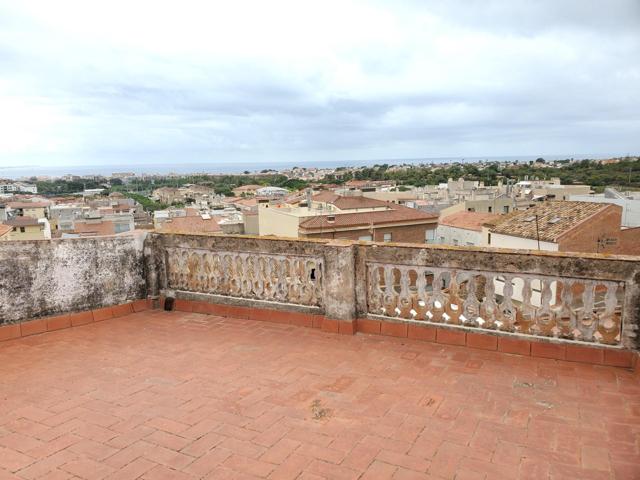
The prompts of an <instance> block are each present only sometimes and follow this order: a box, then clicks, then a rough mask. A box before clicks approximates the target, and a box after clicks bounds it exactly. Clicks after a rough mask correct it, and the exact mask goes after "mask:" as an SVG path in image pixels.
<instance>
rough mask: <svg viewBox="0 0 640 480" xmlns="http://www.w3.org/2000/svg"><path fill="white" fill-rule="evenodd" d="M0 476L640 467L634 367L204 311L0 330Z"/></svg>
mask: <svg viewBox="0 0 640 480" xmlns="http://www.w3.org/2000/svg"><path fill="white" fill-rule="evenodd" d="M0 395H1V397H0V398H1V404H0V479H2V480H4V479H10V478H21V479H22V478H24V479H34V478H48V479H65V478H84V479H94V478H118V479H125V478H131V479H133V478H144V479H162V478H168V479H182V478H185V479H188V478H212V479H213V478H270V479H287V478H290V479H293V478H297V479H307V480H309V479H319V478H328V479H333V478H335V479H342V478H345V479H350V478H363V479H365V478H366V479H369V478H373V479H384V478H394V479H428V478H444V479H447V478H449V479H451V478H455V479H476V478H486V479H500V478H520V479H523V478H531V479H543V478H544V479H547V478H553V479H559V478H571V479H590V478H597V479H600V478H602V479H605V478H606V479H613V478H620V479H622V478H625V479H626V478H640V450H639V447H640V385H639V383H638V380H637V377H634V376H633V375H632V374H631V373H630V372H627V371H625V370H621V369H615V368H610V367H598V366H588V365H581V364H572V363H564V362H557V361H553V360H541V359H534V358H529V357H517V356H510V355H506V354H499V353H494V352H483V351H475V350H470V349H465V348H460V347H448V346H443V345H437V344H430V343H420V342H413V341H408V340H406V339H403V340H400V339H393V338H389V337H375V336H366V335H356V336H354V337H348V336H343V335H332V334H326V333H323V332H321V331H318V330H312V329H304V328H299V327H291V326H284V325H278V324H270V323H260V322H252V321H247V320H235V319H223V318H218V317H211V316H204V315H198V314H184V313H177V312H175V313H166V312H162V311H152V312H143V313H138V314H134V315H130V316H128V317H124V318H120V319H115V320H109V321H106V322H101V323H97V324H92V325H88V326H84V327H78V328H72V329H68V330H62V331H58V332H53V333H48V334H43V335H38V336H33V337H28V338H23V339H19V340H14V341H10V342H4V343H3V344H1V345H0Z"/></svg>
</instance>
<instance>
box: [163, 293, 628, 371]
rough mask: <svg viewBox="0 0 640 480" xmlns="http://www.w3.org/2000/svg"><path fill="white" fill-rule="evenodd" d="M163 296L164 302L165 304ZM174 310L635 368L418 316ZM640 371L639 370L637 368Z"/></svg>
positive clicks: (577, 348)
mask: <svg viewBox="0 0 640 480" xmlns="http://www.w3.org/2000/svg"><path fill="white" fill-rule="evenodd" d="M162 300H163V299H162V298H161V303H162ZM174 307H175V308H174V309H175V310H177V311H183V312H194V313H206V314H211V315H217V316H221V317H233V318H241V319H249V320H257V321H265V322H272V323H281V324H288V325H297V326H304V327H309V328H319V329H321V330H322V331H324V332H327V333H339V334H343V335H353V334H355V333H363V334H373V335H383V336H389V337H396V338H410V339H413V340H421V341H427V342H435V343H441V344H444V345H454V346H464V347H468V348H476V349H482V350H490V351H498V352H502V353H508V354H514V355H523V356H531V357H536V358H549V359H555V360H566V361H569V362H579V363H589V364H595V365H606V366H612V367H622V368H635V367H636V365H637V362H638V360H637V358H636V357H637V356H638V354H637V353H636V352H633V351H631V350H622V349H619V348H617V347H598V346H589V345H585V344H570V343H568V342H554V341H553V340H552V339H543V338H536V337H524V336H520V335H506V336H502V335H499V334H495V333H493V334H492V333H485V332H482V331H469V330H468V329H464V328H453V327H451V326H435V325H432V324H426V323H421V322H416V321H405V320H402V319H385V318H381V317H380V318H359V319H357V320H354V321H344V320H334V319H330V318H327V317H325V316H324V315H321V314H309V313H302V312H294V311H286V310H276V309H266V308H257V307H244V306H237V305H229V304H215V303H208V302H203V301H195V300H185V299H176V300H175V303H174ZM636 371H637V370H636Z"/></svg>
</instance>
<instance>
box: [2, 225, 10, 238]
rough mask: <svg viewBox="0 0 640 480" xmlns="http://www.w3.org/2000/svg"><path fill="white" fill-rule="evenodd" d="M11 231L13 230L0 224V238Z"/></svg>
mask: <svg viewBox="0 0 640 480" xmlns="http://www.w3.org/2000/svg"><path fill="white" fill-rule="evenodd" d="M11 230H13V228H11V226H10V225H4V224H2V223H0V237H2V236H3V235H6V234H7V233H9V232H10V231H11Z"/></svg>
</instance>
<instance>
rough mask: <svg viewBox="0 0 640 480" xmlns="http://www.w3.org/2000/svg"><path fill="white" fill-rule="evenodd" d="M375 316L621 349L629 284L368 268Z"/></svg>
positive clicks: (434, 269)
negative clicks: (624, 305) (624, 304)
mask: <svg viewBox="0 0 640 480" xmlns="http://www.w3.org/2000/svg"><path fill="white" fill-rule="evenodd" d="M367 282H368V285H367V310H368V313H369V314H372V315H379V316H384V317H394V318H398V319H407V320H415V321H421V322H428V323H433V324H446V325H456V326H461V327H469V328H477V329H484V330H495V331H501V332H512V333H519V334H526V335H534V336H541V337H552V338H562V339H567V340H574V341H582V342H593V343H601V344H607V345H619V344H620V343H621V333H622V321H623V319H622V306H623V300H624V282H614V281H604V280H599V279H582V278H566V277H555V276H546V275H539V274H525V273H522V274H514V273H499V272H487V271H480V270H466V269H464V270H463V269H452V268H438V267H429V266H412V265H393V264H385V263H376V262H368V263H367Z"/></svg>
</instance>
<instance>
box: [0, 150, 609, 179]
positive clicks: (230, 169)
mask: <svg viewBox="0 0 640 480" xmlns="http://www.w3.org/2000/svg"><path fill="white" fill-rule="evenodd" d="M611 156H616V155H602V154H599V155H595V154H594V155H592V154H589V155H587V154H580V155H519V156H490V157H437V158H393V159H391V158H390V159H372V160H328V161H319V162H309V161H307V162H293V161H290V162H284V161H282V162H278V161H274V162H266V161H265V162H262V161H256V162H233V163H222V162H211V163H143V164H137V165H136V164H126V165H114V164H109V165H65V166H55V165H54V166H50V165H26V166H25V165H20V166H8V167H4V166H0V178H12V179H18V178H23V177H32V176H40V175H47V176H51V177H61V176H63V175H67V174H71V175H79V176H84V175H104V176H109V175H111V174H112V173H115V172H132V173H135V174H138V175H140V174H143V173H144V174H160V175H162V174H169V173H177V174H188V173H223V174H224V173H229V174H234V173H242V172H245V171H249V172H251V173H254V172H260V171H261V170H265V169H271V170H285V169H288V168H292V167H296V166H297V167H307V168H311V167H317V168H336V167H361V166H373V165H376V164H377V165H381V164H384V163H387V164H389V165H402V164H410V165H419V164H427V163H452V162H463V163H474V162H480V161H488V162H491V161H494V162H495V161H498V162H509V161H515V160H518V161H521V162H528V161H530V160H535V159H536V158H539V157H542V158H544V159H545V160H562V159H565V158H575V159H583V158H609V157H611Z"/></svg>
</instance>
